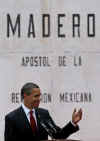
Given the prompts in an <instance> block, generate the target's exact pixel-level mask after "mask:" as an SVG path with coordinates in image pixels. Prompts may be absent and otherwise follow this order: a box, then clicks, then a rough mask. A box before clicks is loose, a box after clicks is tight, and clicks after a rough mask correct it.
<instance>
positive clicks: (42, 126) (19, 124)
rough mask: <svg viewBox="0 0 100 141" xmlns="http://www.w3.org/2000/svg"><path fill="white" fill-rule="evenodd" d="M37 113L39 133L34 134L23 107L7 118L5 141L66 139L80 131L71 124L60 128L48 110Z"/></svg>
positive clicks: (37, 111)
mask: <svg viewBox="0 0 100 141" xmlns="http://www.w3.org/2000/svg"><path fill="white" fill-rule="evenodd" d="M35 111H36V118H37V128H38V129H37V133H35V134H34V133H33V132H32V129H31V126H30V123H29V121H28V119H27V117H26V115H25V112H24V110H23V108H22V107H19V108H18V109H16V110H14V111H13V112H11V113H9V114H8V115H6V116H5V133H4V138H5V141H40V140H46V139H48V135H50V136H52V137H53V138H55V139H65V138H67V137H68V136H69V135H70V134H72V133H74V132H76V131H78V130H79V127H78V126H76V127H75V126H73V125H72V124H71V122H69V123H68V124H66V125H65V126H64V127H63V128H60V127H58V126H57V125H56V124H55V123H54V121H53V120H52V118H51V116H50V115H49V112H48V110H46V109H42V108H38V109H36V110H35Z"/></svg>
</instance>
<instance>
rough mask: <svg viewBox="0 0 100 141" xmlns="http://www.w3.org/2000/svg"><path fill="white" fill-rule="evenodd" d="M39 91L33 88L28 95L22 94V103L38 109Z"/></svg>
mask: <svg viewBox="0 0 100 141" xmlns="http://www.w3.org/2000/svg"><path fill="white" fill-rule="evenodd" d="M40 96H41V93H40V89H39V88H33V90H32V93H31V94H30V95H26V94H24V102H25V103H26V105H28V106H29V107H31V108H38V106H39V104H40Z"/></svg>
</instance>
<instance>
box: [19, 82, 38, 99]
mask: <svg viewBox="0 0 100 141" xmlns="http://www.w3.org/2000/svg"><path fill="white" fill-rule="evenodd" d="M34 88H39V86H38V85H37V84H34V83H32V82H28V83H26V84H24V86H23V87H22V88H21V101H22V100H23V99H24V93H25V94H26V95H30V94H31V93H32V90H33V89H34Z"/></svg>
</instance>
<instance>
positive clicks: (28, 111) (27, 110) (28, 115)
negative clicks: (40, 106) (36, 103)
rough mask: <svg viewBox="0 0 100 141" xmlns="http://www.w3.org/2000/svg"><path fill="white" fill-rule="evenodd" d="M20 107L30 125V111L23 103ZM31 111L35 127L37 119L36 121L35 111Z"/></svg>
mask: <svg viewBox="0 0 100 141" xmlns="http://www.w3.org/2000/svg"><path fill="white" fill-rule="evenodd" d="M21 105H22V108H23V110H24V112H25V114H26V117H27V119H28V121H29V123H30V111H31V110H30V109H29V108H28V107H26V106H25V105H24V103H22V104H21ZM32 111H33V117H34V119H35V122H36V125H37V119H36V114H35V109H34V108H33V109H32Z"/></svg>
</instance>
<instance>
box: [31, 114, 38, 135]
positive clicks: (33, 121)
mask: <svg viewBox="0 0 100 141" xmlns="http://www.w3.org/2000/svg"><path fill="white" fill-rule="evenodd" d="M30 125H31V128H32V131H33V133H36V131H37V127H36V122H35V119H34V117H33V111H30Z"/></svg>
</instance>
